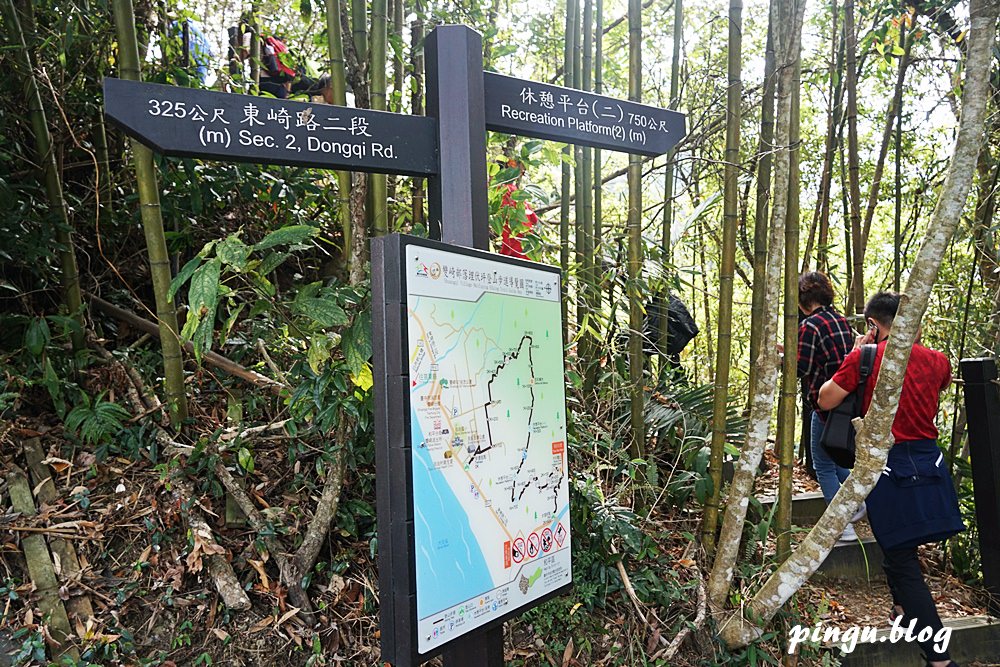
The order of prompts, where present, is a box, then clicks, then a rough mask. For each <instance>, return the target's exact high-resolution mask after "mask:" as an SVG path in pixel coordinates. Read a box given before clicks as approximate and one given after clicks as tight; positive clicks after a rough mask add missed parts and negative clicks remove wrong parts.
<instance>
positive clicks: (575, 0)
mask: <svg viewBox="0 0 1000 667" xmlns="http://www.w3.org/2000/svg"><path fill="white" fill-rule="evenodd" d="M579 14H580V9H579V0H566V34H565V41H566V46H565V50H564V51H563V72H565V80H564V81H563V85H565V86H566V87H567V88H572V87H573V62H574V54H575V53H576V47H575V46H574V45H573V40H574V38H575V36H576V21H577V17H578V16H579ZM570 155H571V148H570V146H569V144H567V145H566V146H565V147H563V161H562V190H561V192H562V195H561V198H560V202H559V267H560V268H561V269H562V275H563V278H562V321H563V336H564V337H567V332H568V331H569V213H570V188H571V187H572V173H573V168H572V166H571V165H570Z"/></svg>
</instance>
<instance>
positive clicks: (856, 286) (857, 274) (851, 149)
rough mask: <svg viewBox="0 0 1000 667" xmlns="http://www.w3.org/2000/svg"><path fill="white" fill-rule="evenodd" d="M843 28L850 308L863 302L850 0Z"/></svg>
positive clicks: (854, 50) (854, 44) (854, 42)
mask: <svg viewBox="0 0 1000 667" xmlns="http://www.w3.org/2000/svg"><path fill="white" fill-rule="evenodd" d="M844 31H845V33H846V35H847V47H846V48H847V72H846V76H847V176H848V187H849V191H850V204H851V242H852V244H853V251H852V253H851V255H852V257H853V260H854V266H853V269H852V271H851V283H850V285H851V294H852V295H853V301H854V311H855V312H856V313H861V312H862V311H863V310H864V304H865V270H864V256H865V251H864V240H863V237H862V235H861V182H860V173H859V170H860V164H859V158H858V35H857V27H856V26H855V25H854V0H847V1H846V3H845V4H844Z"/></svg>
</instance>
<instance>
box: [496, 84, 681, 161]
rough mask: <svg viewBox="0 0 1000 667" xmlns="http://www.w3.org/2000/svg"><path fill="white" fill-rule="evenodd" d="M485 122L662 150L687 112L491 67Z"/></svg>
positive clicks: (527, 132) (573, 139)
mask: <svg viewBox="0 0 1000 667" xmlns="http://www.w3.org/2000/svg"><path fill="white" fill-rule="evenodd" d="M484 77H485V81H484V83H485V88H486V127H487V128H488V129H490V130H494V131H496V132H505V133H507V134H520V135H524V136H527V137H536V138H538V139H550V140H552V141H565V142H568V143H572V144H581V145H584V146H593V147H595V148H606V149H608V150H613V151H623V152H626V153H637V154H639V155H662V154H663V153H666V152H667V151H669V150H670V149H671V148H673V147H674V145H676V144H677V142H679V141H680V140H681V139H682V138H683V137H684V133H685V123H684V114H682V113H678V112H676V111H670V110H669V109H661V108H659V107H654V106H650V105H648V104H638V103H636V102H626V101H624V100H619V99H616V98H613V97H607V96H605V95H595V94H594V93H588V92H585V91H582V90H574V89H572V88H563V87H562V86H553V85H550V84H547V83H539V82H537V81H529V80H527V79H517V78H515V77H511V76H504V75H502V74H494V73H493V72H486V73H485V74H484Z"/></svg>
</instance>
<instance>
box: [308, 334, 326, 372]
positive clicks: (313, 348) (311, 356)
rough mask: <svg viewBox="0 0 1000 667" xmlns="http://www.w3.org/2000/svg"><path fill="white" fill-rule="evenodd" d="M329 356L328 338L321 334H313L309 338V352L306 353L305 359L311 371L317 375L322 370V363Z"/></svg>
mask: <svg viewBox="0 0 1000 667" xmlns="http://www.w3.org/2000/svg"><path fill="white" fill-rule="evenodd" d="M329 358H330V339H329V338H327V337H326V336H324V335H322V334H318V335H316V336H313V337H312V338H311V339H310V340H309V352H308V353H307V354H306V361H308V362H309V368H311V369H312V371H313V373H316V374H317V375H319V374H320V373H321V372H322V371H323V364H324V363H325V362H326V361H327V360H328V359H329Z"/></svg>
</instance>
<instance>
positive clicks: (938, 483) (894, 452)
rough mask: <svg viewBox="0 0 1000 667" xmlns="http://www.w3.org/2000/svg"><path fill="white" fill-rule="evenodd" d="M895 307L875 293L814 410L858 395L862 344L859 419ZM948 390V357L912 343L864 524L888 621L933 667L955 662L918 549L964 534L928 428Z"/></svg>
mask: <svg viewBox="0 0 1000 667" xmlns="http://www.w3.org/2000/svg"><path fill="white" fill-rule="evenodd" d="M898 309H899V295H898V294H895V293H893V292H879V293H878V294H876V295H874V296H873V297H872V298H871V299H870V300H869V301H868V303H867V305H866V306H865V320H866V321H867V322H868V324H869V327H870V328H869V331H868V333H867V334H865V335H864V336H860V337H859V338H858V340H857V341H856V342H855V347H854V350H853V351H851V352H850V354H848V355H847V357H845V358H844V362H843V364H841V366H840V369H839V370H838V371H837V372H836V373H835V374H834V375H833V377H832V378H830V380H828V381H827V382H826V383H825V384H824V385H823V386H822V387H821V388H820V391H819V400H818V404H819V407H820V409H822V410H832V409H833V408H835V407H837V406H838V405H840V404H841V403H842V402H843V400H844V399H845V398H847V396H848V395H850V394H851V393H853V392H854V391H855V390H856V389H857V387H858V382H859V366H860V359H861V345H863V344H868V343H876V344H877V345H878V348H877V353H876V355H875V365H874V368H873V369H872V375H871V378H870V379H869V380H868V383H867V385H866V387H865V395H864V397H863V401H862V403H863V408H862V414H864V413H865V412H867V410H868V406H869V405H871V400H872V395H873V393H874V390H875V386H876V384H877V381H878V373H879V369H880V368H881V365H882V356H883V355H884V354H885V346H886V340H887V339H888V338H889V331H890V329H891V328H892V323H893V320H894V319H895V317H896V311H897V310H898ZM949 384H951V364H950V363H949V362H948V358H947V357H945V356H944V355H943V354H941V353H940V352H937V351H935V350H930V349H928V348H926V347H924V346H923V345H920V344H919V343H914V345H913V349H912V350H911V352H910V361H909V364H908V365H907V366H906V374H905V375H904V376H903V388H902V392H901V393H900V395H899V407H898V408H897V411H896V418H895V421H893V424H892V438H893V446H892V447H891V448H890V449H889V456H888V460H887V461H886V465H885V469H884V470H883V472H882V475H881V476H880V477H879V480H878V482H877V483H876V485H875V488H874V489H872V492H871V494H870V495H869V496H868V499H867V500H866V505H867V508H868V521H869V523H870V524H871V527H872V533H874V535H875V540H876V541H877V542H878V545H879V547H880V548H881V550H882V553H883V566H882V567H883V569H884V570H885V574H886V578H887V579H888V581H889V589H890V590H891V591H892V597H893V604H894V615H896V614H898V615H901V619H902V621H903V625H904V627H905V626H913V627H914V631H913V633H912V636H917V638H918V639H917V643H918V644H919V645H920V648H921V649H923V651H924V653H925V656H926V658H927V660H928V665H931V666H932V667H950V666H951V665H955V663H954V662H952V661H951V660H950V658H949V655H948V650H947V645H946V644H947V642H943V641H942V638H943V637H944V633H945V632H948V631H947V630H946V629H944V628H943V625H942V623H941V618H940V617H939V616H938V612H937V608H936V607H935V605H934V598H933V597H932V596H931V593H930V590H929V589H928V588H927V582H926V581H925V580H924V576H923V572H922V571H921V569H920V560H919V558H918V555H917V547H918V546H919V545H921V544H927V543H930V542H938V541H940V540H944V539H947V538H949V537H951V536H953V535H955V534H957V533H959V532H961V531H962V530H965V525H964V524H963V523H962V516H961V513H960V511H959V508H958V497H957V495H956V493H955V486H954V483H953V482H952V479H951V473H950V472H949V470H948V466H947V465H945V463H944V456H943V454H942V452H941V450H940V448H939V447H938V446H937V436H938V430H937V427H936V426H935V424H934V418H935V416H936V415H937V410H938V401H939V399H940V395H941V391H942V390H943V389H945V388H946V387H947V386H948V385H949ZM894 621H895V619H894ZM921 633H923V634H921ZM948 637H949V638H950V633H949V634H948ZM923 638H926V641H923V640H922V639H923ZM956 667H957V666H956Z"/></svg>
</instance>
